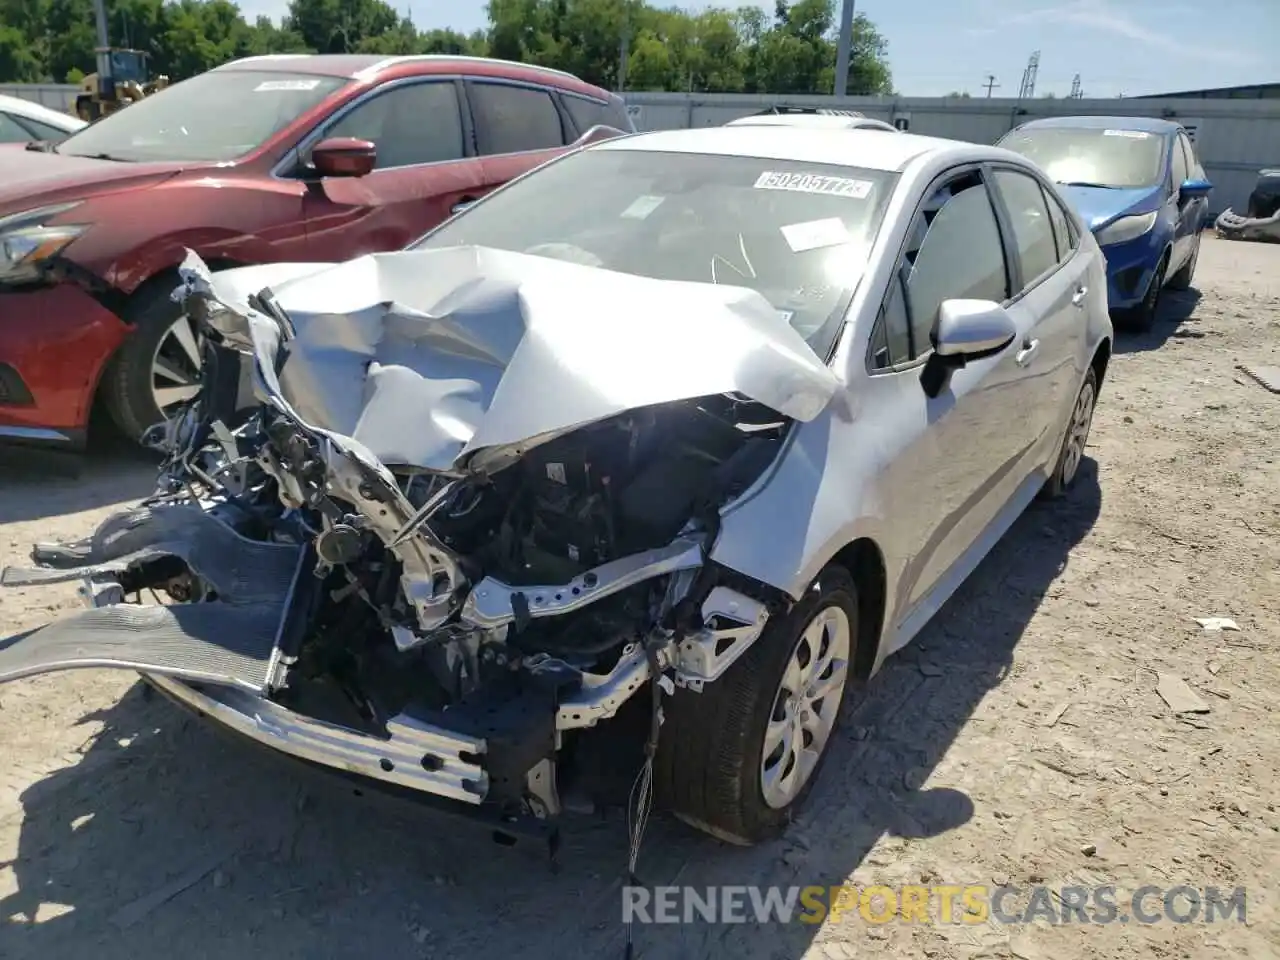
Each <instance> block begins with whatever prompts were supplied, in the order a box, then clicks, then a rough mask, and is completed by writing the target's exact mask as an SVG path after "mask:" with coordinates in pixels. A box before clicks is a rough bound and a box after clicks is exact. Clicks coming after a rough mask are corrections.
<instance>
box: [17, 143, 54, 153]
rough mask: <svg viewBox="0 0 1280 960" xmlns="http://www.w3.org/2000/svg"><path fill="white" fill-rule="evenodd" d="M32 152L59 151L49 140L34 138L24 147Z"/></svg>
mask: <svg viewBox="0 0 1280 960" xmlns="http://www.w3.org/2000/svg"><path fill="white" fill-rule="evenodd" d="M24 149H26V150H30V151H31V152H32V153H57V152H58V148H57V147H56V146H54V144H53V143H52V142H50V141H48V140H32V141H31V142H30V143H28V144H27V145H26V147H25V148H24Z"/></svg>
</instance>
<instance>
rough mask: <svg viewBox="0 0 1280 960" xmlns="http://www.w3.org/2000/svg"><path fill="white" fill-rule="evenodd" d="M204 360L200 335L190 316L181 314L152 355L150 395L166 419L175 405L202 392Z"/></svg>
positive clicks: (161, 338)
mask: <svg viewBox="0 0 1280 960" xmlns="http://www.w3.org/2000/svg"><path fill="white" fill-rule="evenodd" d="M203 367H204V360H203V358H202V357H201V355H200V337H199V335H198V334H197V333H196V329H195V325H194V324H193V323H192V322H191V319H190V318H189V317H187V316H185V315H184V316H181V317H179V318H178V320H177V321H176V322H175V323H174V324H173V326H171V327H170V328H169V329H168V330H166V331H165V332H164V334H163V335H162V336H161V337H160V342H159V343H158V344H156V350H155V353H154V354H153V355H152V357H151V396H152V399H153V400H154V401H155V405H156V408H157V409H158V410H159V411H160V413H161V414H163V415H164V416H165V417H166V418H168V417H169V416H171V415H172V413H173V410H174V408H175V407H176V406H177V405H178V404H180V403H184V402H186V401H188V400H190V399H191V398H192V397H194V396H195V395H196V394H197V393H199V392H200V374H201V371H202V369H203Z"/></svg>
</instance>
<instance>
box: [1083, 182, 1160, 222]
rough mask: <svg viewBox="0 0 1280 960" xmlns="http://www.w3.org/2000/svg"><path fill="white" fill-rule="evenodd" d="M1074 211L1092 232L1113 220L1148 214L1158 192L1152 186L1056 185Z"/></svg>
mask: <svg viewBox="0 0 1280 960" xmlns="http://www.w3.org/2000/svg"><path fill="white" fill-rule="evenodd" d="M1058 190H1060V191H1061V192H1062V194H1063V196H1065V197H1066V198H1067V200H1069V201H1070V202H1071V205H1072V206H1073V207H1075V208H1076V211H1077V212H1078V213H1079V214H1080V216H1081V218H1082V219H1083V220H1084V222H1085V223H1086V224H1088V225H1089V229H1090V230H1091V231H1096V230H1100V229H1102V228H1103V227H1105V226H1106V225H1107V224H1109V223H1111V222H1112V221H1113V220H1118V219H1119V218H1120V217H1125V216H1129V215H1130V214H1135V213H1149V212H1150V211H1152V210H1154V209H1155V208H1156V207H1157V206H1158V203H1157V201H1158V199H1159V190H1158V189H1157V188H1155V187H1138V188H1137V189H1133V190H1128V189H1112V188H1110V187H1068V186H1063V185H1062V184H1059V185H1058Z"/></svg>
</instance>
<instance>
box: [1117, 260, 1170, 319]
mask: <svg viewBox="0 0 1280 960" xmlns="http://www.w3.org/2000/svg"><path fill="white" fill-rule="evenodd" d="M1168 269H1169V254H1168V253H1165V254H1164V255H1163V256H1161V257H1160V265H1159V266H1158V267H1156V270H1155V273H1153V274H1151V283H1150V284H1148V286H1147V292H1146V293H1145V294H1143V296H1142V302H1141V303H1139V304H1138V305H1137V306H1136V307H1132V308H1130V309H1129V310H1127V311H1125V316H1124V317H1123V320H1124V325H1125V326H1126V327H1128V328H1129V329H1130V330H1133V331H1135V332H1136V333H1146V332H1147V331H1148V330H1150V329H1151V328H1152V327H1154V326H1155V325H1156V313H1157V312H1158V311H1159V309H1160V294H1161V292H1162V291H1163V289H1164V277H1165V273H1166V272H1167V271H1168Z"/></svg>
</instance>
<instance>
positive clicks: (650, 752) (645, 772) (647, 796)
mask: <svg viewBox="0 0 1280 960" xmlns="http://www.w3.org/2000/svg"><path fill="white" fill-rule="evenodd" d="M660 646H661V644H660V643H654V642H653V641H650V642H649V643H648V644H647V646H646V647H645V656H646V658H647V659H648V661H649V685H650V688H651V689H652V690H653V711H652V713H651V715H650V721H649V738H648V740H647V741H646V742H645V745H644V763H643V764H642V765H641V767H640V772H639V773H638V774H636V779H635V782H634V783H633V784H632V785H631V795H630V796H629V797H628V798H627V835H628V837H629V839H630V841H631V843H630V847H629V849H628V852H627V885H628V886H633V887H637V886H640V878H639V877H637V876H636V863H637V862H638V861H639V859H640V844H641V842H642V841H643V840H644V830H645V827H646V826H648V824H649V815H650V814H651V813H652V812H653V762H654V757H655V756H657V753H658V733H659V729H660V728H661V726H662V679H663V677H662V665H661V664H660V663H659V661H658V649H659V647H660ZM668 683H670V681H668ZM631 924H632V920H631V915H630V914H628V915H627V919H626V925H627V946H626V952H625V954H624V957H625V960H632V958H633V957H634V956H635V943H634V942H633V941H632V938H631Z"/></svg>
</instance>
